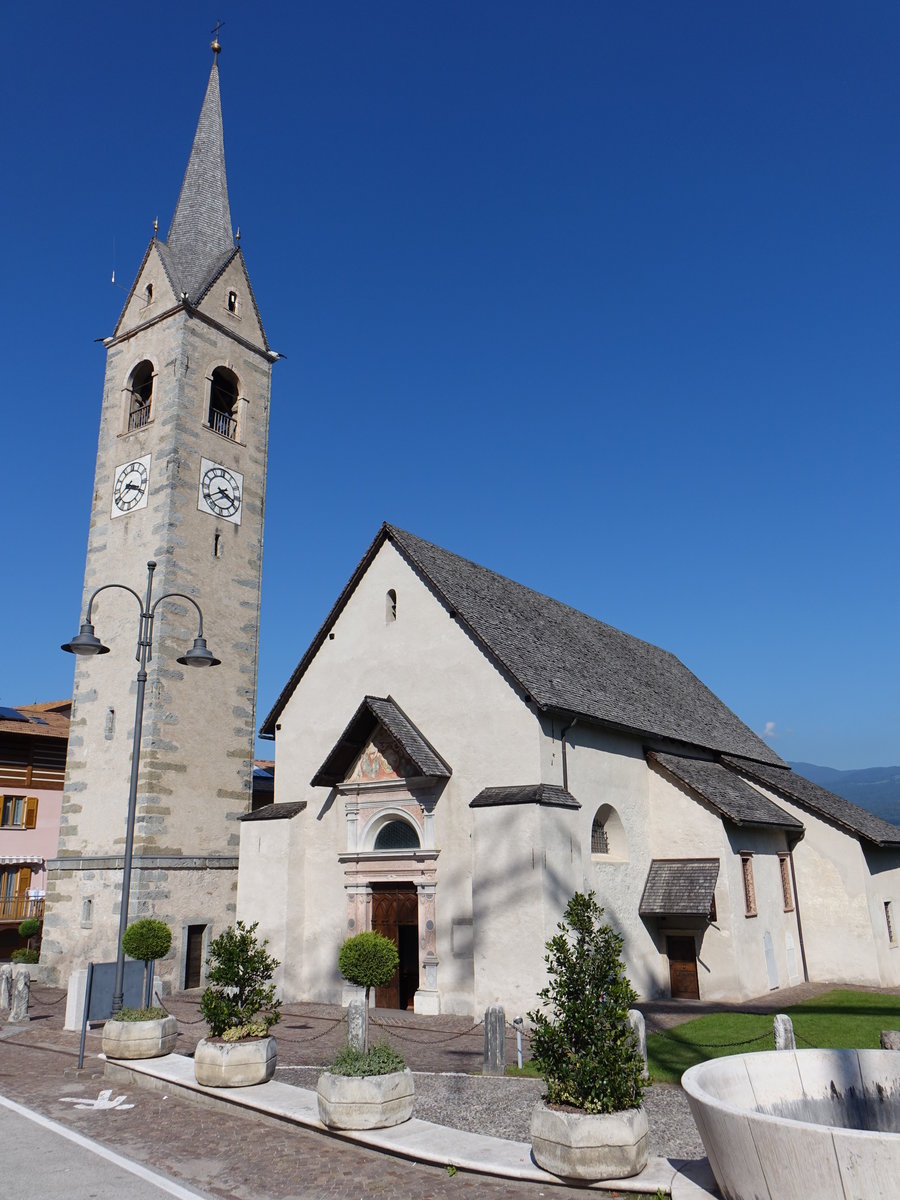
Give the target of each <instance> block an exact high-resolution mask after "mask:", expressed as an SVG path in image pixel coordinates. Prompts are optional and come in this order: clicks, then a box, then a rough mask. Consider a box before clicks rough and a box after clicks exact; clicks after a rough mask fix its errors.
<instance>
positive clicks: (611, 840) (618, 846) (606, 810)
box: [591, 804, 628, 862]
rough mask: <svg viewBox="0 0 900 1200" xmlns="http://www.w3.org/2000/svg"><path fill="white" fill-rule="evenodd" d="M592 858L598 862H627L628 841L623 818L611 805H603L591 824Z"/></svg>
mask: <svg viewBox="0 0 900 1200" xmlns="http://www.w3.org/2000/svg"><path fill="white" fill-rule="evenodd" d="M591 858H593V859H594V860H595V861H597V862H627V861H628V839H627V838H626V836H625V828H624V826H623V825H622V818H621V817H620V816H619V814H618V813H617V812H616V810H615V809H614V808H613V806H612V805H611V804H601V805H600V807H599V808H598V809H597V811H596V812H595V813H594V819H593V821H592V822H591Z"/></svg>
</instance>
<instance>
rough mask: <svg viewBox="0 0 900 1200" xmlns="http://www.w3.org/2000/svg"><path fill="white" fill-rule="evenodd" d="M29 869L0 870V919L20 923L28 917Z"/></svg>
mask: <svg viewBox="0 0 900 1200" xmlns="http://www.w3.org/2000/svg"><path fill="white" fill-rule="evenodd" d="M30 883H31V867H13V868H10V869H8V870H3V869H2V868H0V918H5V919H6V920H13V921H22V920H24V918H25V917H27V916H28V915H29V909H30V907H31V905H30V903H29V900H28V885H29V884H30Z"/></svg>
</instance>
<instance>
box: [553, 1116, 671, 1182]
mask: <svg viewBox="0 0 900 1200" xmlns="http://www.w3.org/2000/svg"><path fill="white" fill-rule="evenodd" d="M649 1145H650V1131H649V1127H648V1125H647V1113H646V1112H645V1110H644V1109H643V1108H629V1109H626V1110H625V1111H624V1112H617V1113H596V1114H595V1113H581V1112H563V1111H560V1110H557V1109H555V1108H550V1107H548V1105H546V1104H545V1103H544V1102H543V1101H542V1100H539V1101H538V1103H537V1104H536V1105H535V1108H534V1112H533V1113H532V1114H531V1147H532V1151H533V1153H534V1161H535V1162H536V1163H537V1164H538V1166H539V1167H543V1168H544V1170H545V1171H551V1172H552V1173H553V1174H554V1175H559V1176H560V1177H561V1178H563V1179H592V1180H594V1179H625V1178H627V1177H628V1176H630V1175H637V1174H638V1173H639V1172H640V1171H642V1170H643V1169H644V1167H645V1166H646V1165H647V1157H648V1155H649Z"/></svg>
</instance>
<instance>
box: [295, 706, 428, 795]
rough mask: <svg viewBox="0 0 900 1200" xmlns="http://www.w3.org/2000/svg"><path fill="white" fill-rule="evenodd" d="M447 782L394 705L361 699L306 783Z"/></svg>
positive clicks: (419, 735) (417, 733)
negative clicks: (323, 759)
mask: <svg viewBox="0 0 900 1200" xmlns="http://www.w3.org/2000/svg"><path fill="white" fill-rule="evenodd" d="M449 778H450V768H449V767H448V766H447V764H446V763H445V762H444V760H443V759H442V758H441V756H440V755H439V754H438V753H437V751H436V750H435V749H434V747H433V746H432V745H431V744H430V743H429V742H428V741H427V739H426V738H425V737H424V735H423V734H422V733H421V732H420V731H419V730H418V729H417V728H416V726H415V725H414V724H413V723H412V721H411V720H410V719H409V717H408V716H407V715H406V713H405V712H404V711H403V709H402V708H401V707H400V705H399V704H397V702H396V700H394V699H393V698H392V697H391V696H387V697H385V698H382V697H379V696H366V697H365V698H364V699H363V702H362V704H360V706H359V708H358V709H357V710H356V712H355V713H354V715H353V718H352V719H351V721H350V724H349V725H348V726H347V728H346V729H345V730H344V732H343V733H342V734H341V736H340V737H339V738H338V740H337V742H336V743H335V745H334V748H333V749H332V751H331V753H330V754H329V755H328V757H327V758H326V760H325V762H324V763H322V765H321V767H320V768H319V769H318V771H317V772H316V774H315V775H314V776H313V778H312V781H311V782H312V786H313V787H339V786H340V785H341V784H343V783H351V784H352V783H355V784H366V783H386V782H390V781H396V780H403V781H405V782H407V783H412V782H415V783H420V782H425V781H428V782H431V783H436V782H438V781H439V780H442V779H449Z"/></svg>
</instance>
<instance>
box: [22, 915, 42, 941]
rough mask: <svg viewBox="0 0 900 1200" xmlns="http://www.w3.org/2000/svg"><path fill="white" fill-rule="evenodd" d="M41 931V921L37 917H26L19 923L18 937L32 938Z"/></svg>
mask: <svg viewBox="0 0 900 1200" xmlns="http://www.w3.org/2000/svg"><path fill="white" fill-rule="evenodd" d="M40 932H41V923H40V921H39V920H38V919H37V917H26V918H25V920H24V921H23V922H22V923H21V924H20V925H19V937H23V938H29V939H30V938H33V937H37V935H38V934H39V933H40Z"/></svg>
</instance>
